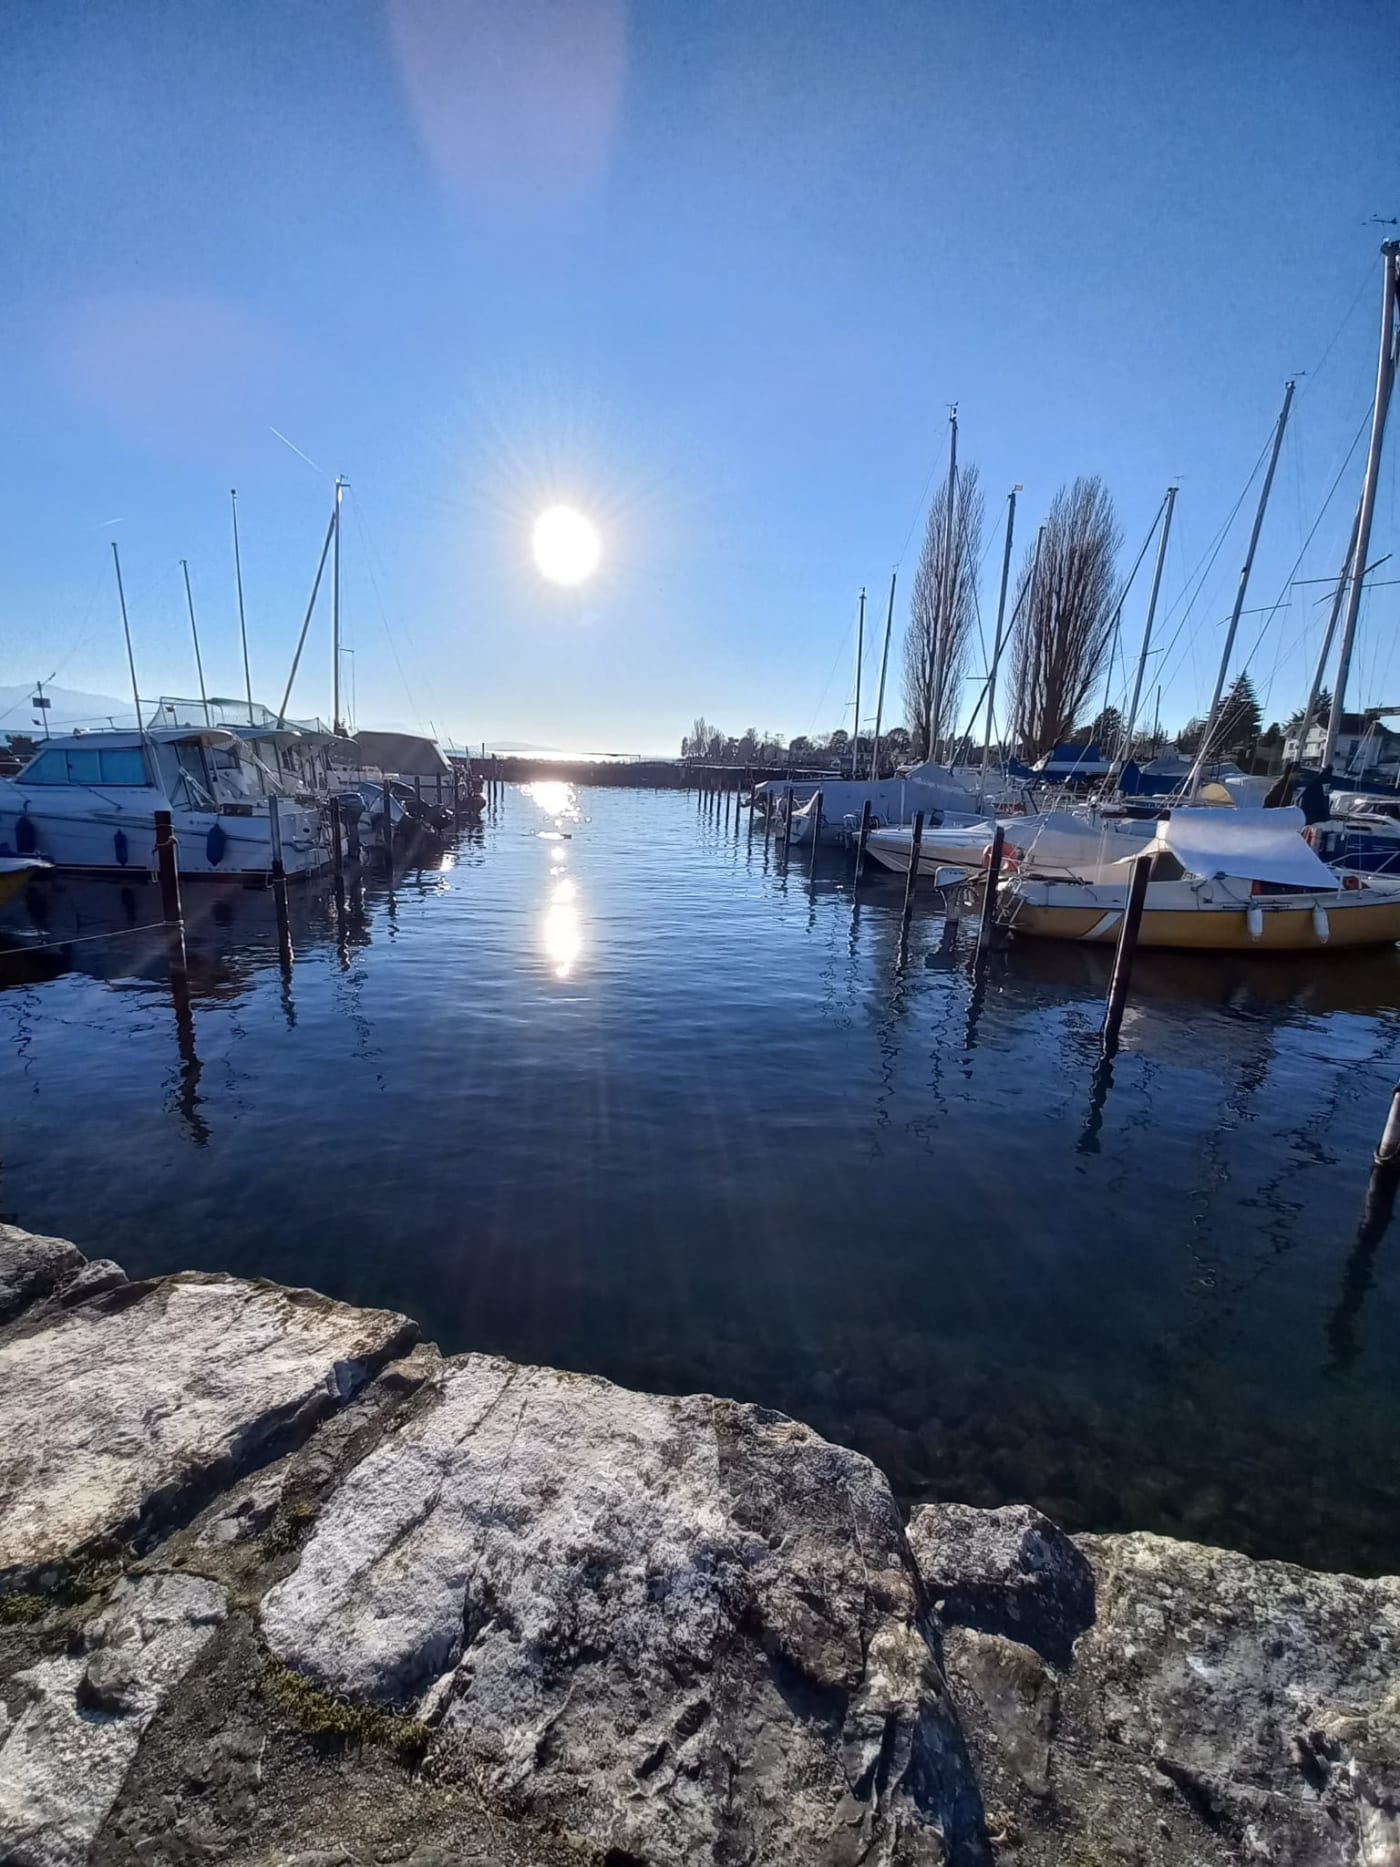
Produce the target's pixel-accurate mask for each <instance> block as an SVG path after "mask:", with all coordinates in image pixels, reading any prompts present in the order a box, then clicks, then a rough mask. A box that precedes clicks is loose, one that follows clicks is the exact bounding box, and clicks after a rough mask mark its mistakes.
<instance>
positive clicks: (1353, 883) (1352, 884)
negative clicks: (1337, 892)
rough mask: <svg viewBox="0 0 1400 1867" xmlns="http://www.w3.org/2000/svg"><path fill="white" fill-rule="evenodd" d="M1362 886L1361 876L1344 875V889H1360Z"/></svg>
mask: <svg viewBox="0 0 1400 1867" xmlns="http://www.w3.org/2000/svg"><path fill="white" fill-rule="evenodd" d="M1360 886H1361V877H1360V876H1359V875H1344V876H1343V877H1342V887H1343V888H1359V887H1360Z"/></svg>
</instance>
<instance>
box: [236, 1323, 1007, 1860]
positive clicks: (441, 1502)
mask: <svg viewBox="0 0 1400 1867" xmlns="http://www.w3.org/2000/svg"><path fill="white" fill-rule="evenodd" d="M262 1625H263V1631H264V1635H265V1638H266V1640H267V1642H268V1645H269V1646H270V1648H271V1649H272V1651H273V1653H274V1654H275V1655H277V1657H278V1658H279V1659H281V1660H282V1661H284V1662H285V1663H286V1664H288V1665H290V1666H292V1667H295V1668H296V1669H297V1670H299V1671H300V1672H302V1673H304V1674H307V1675H309V1676H310V1678H311V1679H313V1680H314V1681H316V1682H317V1683H318V1684H319V1685H321V1686H322V1687H328V1688H330V1689H332V1690H334V1691H336V1692H339V1693H344V1694H347V1695H349V1696H350V1697H352V1698H356V1699H362V1700H368V1701H373V1702H377V1703H379V1704H383V1705H392V1706H396V1707H400V1708H403V1709H405V1710H410V1711H412V1712H413V1713H414V1714H415V1715H416V1716H418V1717H420V1718H426V1719H429V1720H431V1721H433V1722H434V1723H435V1725H436V1736H435V1739H434V1743H433V1748H432V1751H431V1752H430V1756H429V1769H430V1771H431V1772H432V1773H433V1774H434V1775H436V1776H437V1777H438V1778H439V1779H442V1780H452V1779H453V1778H454V1777H457V1776H460V1777H461V1778H462V1779H463V1780H465V1781H470V1782H476V1783H478V1784H481V1785H482V1786H484V1787H485V1788H486V1789H488V1790H489V1791H490V1792H491V1793H492V1794H493V1796H494V1797H495V1798H497V1799H498V1800H500V1801H501V1802H503V1803H504V1804H505V1805H506V1806H509V1807H512V1808H515V1809H517V1810H520V1811H522V1812H528V1813H531V1814H535V1815H548V1816H550V1817H552V1818H554V1819H557V1820H559V1821H562V1822H564V1823H565V1824H566V1825H567V1827H568V1828H569V1829H570V1830H571V1831H573V1832H576V1833H578V1834H579V1835H581V1836H582V1837H584V1838H586V1839H588V1840H590V1841H592V1842H593V1843H595V1844H596V1845H597V1846H599V1847H602V1848H611V1849H614V1850H616V1854H615V1858H616V1859H617V1860H618V1861H623V1860H626V1861H634V1860H635V1861H645V1862H647V1863H649V1864H651V1867H671V1864H673V1863H674V1864H675V1867H679V1864H680V1863H682V1862H687V1863H688V1862H695V1861H716V1862H720V1861H735V1862H739V1861H744V1862H749V1861H753V1862H759V1861H763V1862H768V1861H771V1862H774V1863H776V1862H787V1861H798V1860H800V1861H803V1862H812V1863H830V1864H831V1867H836V1864H837V1863H851V1864H852V1867H854V1863H855V1862H857V1861H869V1862H876V1861H880V1862H890V1863H893V1862H896V1861H898V1862H901V1863H907V1864H908V1867H915V1864H916V1863H921V1862H930V1863H932V1862H942V1861H944V1860H945V1859H947V1860H955V1861H962V1862H975V1861H981V1860H984V1859H987V1858H988V1856H987V1854H986V1850H985V1846H984V1843H983V1841H982V1836H981V1813H980V1806H979V1801H978V1796H977V1791H976V1787H975V1784H974V1783H973V1781H972V1779H971V1776H970V1774H969V1771H968V1768H967V1763H966V1758H965V1755H964V1753H963V1750H962V1745H961V1742H960V1739H959V1735H958V1731H957V1726H956V1723H955V1720H954V1718H953V1716H952V1714H951V1712H950V1709H949V1706H948V1704H947V1700H946V1696H945V1694H944V1691H943V1687H942V1681H941V1679H940V1677H939V1674H938V1670H937V1667H936V1665H935V1664H934V1661H933V1658H932V1655H931V1653H930V1650H929V1647H928V1645H927V1643H926V1640H925V1638H924V1634H923V1631H922V1629H921V1627H920V1624H919V1619H918V1607H917V1586H916V1581H915V1576H914V1572H913V1569H912V1566H911V1564H910V1562H909V1559H908V1554H907V1550H906V1546H905V1542H904V1538H903V1535H902V1532H901V1527H900V1522H899V1517H898V1513H897V1511H896V1509H895V1506H894V1502H893V1499H892V1497H891V1495H890V1492H889V1488H888V1486H887V1485H886V1483H885V1481H884V1479H883V1478H882V1477H881V1476H880V1474H879V1473H878V1472H877V1471H876V1470H875V1469H874V1467H873V1466H871V1465H870V1464H868V1463H867V1462H866V1460H864V1459H862V1458H860V1457H859V1456H858V1455H856V1454H855V1453H852V1452H847V1451H843V1450H842V1449H841V1448H839V1447H836V1446H832V1445H829V1444H828V1443H826V1442H825V1441H824V1440H821V1439H819V1438H818V1437H817V1436H816V1435H815V1434H814V1433H812V1432H810V1431H809V1430H808V1429H807V1428H805V1427H803V1426H799V1425H797V1424H795V1423H794V1422H792V1421H791V1420H787V1419H784V1418H783V1417H781V1416H780V1415H776V1414H770V1413H765V1412H762V1411H760V1410H759V1409H757V1408H753V1407H745V1406H739V1405H737V1404H735V1403H733V1402H727V1401H720V1400H713V1399H710V1398H708V1397H703V1396H702V1397H690V1398H687V1399H664V1398H659V1397H654V1396H649V1395H643V1394H635V1393H629V1392H626V1391H625V1390H623V1389H621V1388H617V1387H614V1386H612V1385H611V1384H610V1383H608V1382H606V1381H601V1380H595V1379H591V1378H587V1377H583V1376H576V1375H574V1376H571V1375H566V1374H559V1373H556V1372H554V1371H552V1370H548V1369H541V1368H520V1367H516V1366H514V1365H512V1364H511V1363H508V1362H504V1361H499V1360H496V1359H493V1358H489V1357H484V1356H467V1357H464V1358H462V1359H460V1360H455V1361H449V1362H446V1363H444V1364H443V1365H442V1367H441V1368H440V1369H439V1370H438V1371H437V1373H436V1374H435V1375H434V1377H433V1378H432V1379H431V1380H430V1381H429V1382H428V1383H427V1384H426V1385H425V1386H424V1388H423V1389H422V1391H421V1393H420V1394H419V1396H418V1398H417V1401H416V1402H415V1403H414V1411H413V1412H412V1414H411V1417H410V1418H409V1420H408V1423H407V1424H406V1425H405V1426H403V1427H402V1429H401V1430H400V1431H398V1432H397V1433H395V1434H394V1435H393V1436H392V1437H390V1438H388V1439H386V1440H385V1441H384V1443H383V1444H382V1445H381V1446H379V1447H378V1448H377V1449H376V1450H375V1451H373V1452H372V1453H370V1455H369V1456H368V1457H366V1458H365V1459H364V1460H363V1461H362V1462H361V1463H360V1464H359V1465H358V1466H357V1467H355V1469H354V1470H353V1471H352V1472H351V1473H350V1474H349V1476H348V1477H347V1478H346V1479H345V1480H344V1481H343V1482H342V1484H341V1485H340V1487H339V1489H338V1490H337V1491H335V1492H334V1493H333V1494H332V1496H331V1498H330V1499H329V1501H328V1502H327V1503H326V1504H325V1506H324V1507H323V1509H322V1511H321V1514H320V1516H319V1519H318V1521H317V1524H316V1528H315V1530H314V1532H313V1534H312V1536H311V1538H310V1541H309V1542H308V1543H307V1545H306V1547H305V1549H304V1550H303V1552H302V1555H301V1558H300V1561H299V1563H298V1565H297V1567H296V1569H295V1570H294V1571H293V1572H292V1574H291V1575H290V1576H289V1577H288V1578H287V1579H286V1580H285V1581H284V1582H282V1583H280V1584H278V1585H277V1586H276V1587H274V1588H273V1589H272V1590H271V1591H270V1593H269V1594H268V1595H267V1597H266V1599H265V1601H264V1604H263V1610H262Z"/></svg>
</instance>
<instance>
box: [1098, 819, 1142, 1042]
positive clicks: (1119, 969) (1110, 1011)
mask: <svg viewBox="0 0 1400 1867" xmlns="http://www.w3.org/2000/svg"><path fill="white" fill-rule="evenodd" d="M1151 874H1152V858H1151V856H1136V857H1134V859H1133V875H1132V880H1131V881H1130V882H1129V883H1128V899H1127V903H1126V905H1125V907H1124V909H1123V921H1122V925H1121V926H1120V927H1119V929H1118V951H1117V952H1116V953H1115V954H1114V956H1113V977H1112V978H1111V979H1110V980H1109V984H1108V1005H1107V1008H1106V1010H1105V1012H1104V1020H1103V1042H1104V1047H1105V1048H1106V1049H1113V1048H1116V1046H1117V1043H1118V1027H1119V1025H1120V1024H1121V1023H1122V1022H1123V1007H1124V1006H1125V1005H1126V1004H1127V1002H1128V984H1129V981H1130V980H1131V979H1132V976H1133V956H1134V955H1135V954H1136V952H1137V943H1138V930H1139V928H1140V927H1141V926H1142V910H1143V908H1144V906H1145V905H1146V902H1147V883H1148V879H1149V877H1150V876H1151Z"/></svg>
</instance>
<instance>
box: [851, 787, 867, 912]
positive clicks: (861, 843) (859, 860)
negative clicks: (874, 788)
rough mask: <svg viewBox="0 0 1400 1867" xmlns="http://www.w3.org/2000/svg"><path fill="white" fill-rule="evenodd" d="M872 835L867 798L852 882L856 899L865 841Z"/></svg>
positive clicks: (861, 813)
mask: <svg viewBox="0 0 1400 1867" xmlns="http://www.w3.org/2000/svg"><path fill="white" fill-rule="evenodd" d="M869 834H870V799H869V798H866V800H865V802H864V803H863V804H862V805H861V807H860V833H859V835H858V836H857V838H856V872H855V875H854V877H853V878H852V881H851V894H852V897H854V895H855V893H856V891H857V890H858V889H859V887H860V877H861V871H862V870H863V869H864V867H865V839H866V837H867V836H869Z"/></svg>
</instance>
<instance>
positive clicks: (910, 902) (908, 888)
mask: <svg viewBox="0 0 1400 1867" xmlns="http://www.w3.org/2000/svg"><path fill="white" fill-rule="evenodd" d="M923 843H924V813H923V812H922V811H921V810H916V811H915V812H914V830H913V834H912V836H911V837H910V839H909V875H908V878H907V879H906V881H905V884H904V913H903V915H902V916H901V917H900V925H901V927H902V928H903V929H905V930H907V929H908V926H909V916H910V915H911V914H912V913H913V912H914V890H915V888H916V887H917V886H918V881H919V854H920V851H921V850H922V848H923Z"/></svg>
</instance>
